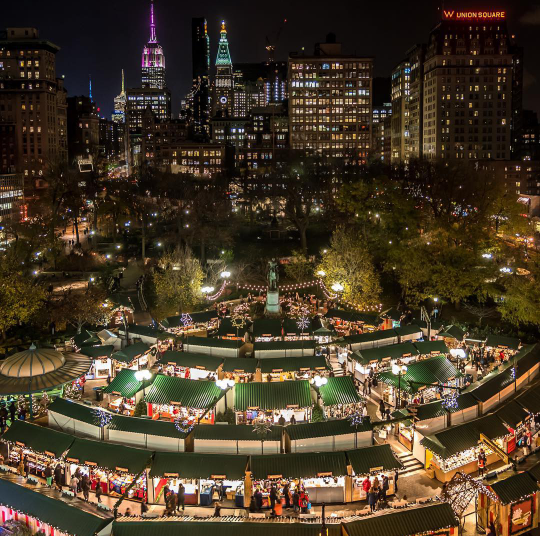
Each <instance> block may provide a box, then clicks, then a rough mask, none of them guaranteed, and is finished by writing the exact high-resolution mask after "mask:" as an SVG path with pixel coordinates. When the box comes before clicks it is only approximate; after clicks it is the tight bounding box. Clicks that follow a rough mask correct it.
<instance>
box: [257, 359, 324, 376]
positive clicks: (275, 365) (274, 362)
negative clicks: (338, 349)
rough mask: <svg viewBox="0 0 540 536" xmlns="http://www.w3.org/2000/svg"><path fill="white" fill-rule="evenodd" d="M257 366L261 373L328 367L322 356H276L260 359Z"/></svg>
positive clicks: (302, 370)
mask: <svg viewBox="0 0 540 536" xmlns="http://www.w3.org/2000/svg"><path fill="white" fill-rule="evenodd" d="M259 368H260V369H261V372H262V373H263V374H268V373H270V372H304V371H311V370H319V371H323V370H327V369H329V368H330V367H329V366H328V363H327V362H326V358H325V357H324V356H313V357H276V358H269V359H261V360H260V362H259Z"/></svg>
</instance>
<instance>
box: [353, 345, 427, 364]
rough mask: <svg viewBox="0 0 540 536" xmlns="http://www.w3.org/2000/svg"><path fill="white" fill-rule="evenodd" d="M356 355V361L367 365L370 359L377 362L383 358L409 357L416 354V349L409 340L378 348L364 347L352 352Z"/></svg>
mask: <svg viewBox="0 0 540 536" xmlns="http://www.w3.org/2000/svg"><path fill="white" fill-rule="evenodd" d="M353 355H355V356H357V361H358V362H359V363H361V364H363V365H369V363H371V362H372V361H378V362H379V363H380V362H381V361H382V360H383V359H402V358H403V357H411V356H416V355H418V350H417V349H416V347H415V346H414V345H413V344H412V343H411V342H404V343H401V344H388V345H387V346H379V347H378V348H366V349H364V350H357V351H356V352H354V354H353Z"/></svg>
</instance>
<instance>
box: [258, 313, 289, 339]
mask: <svg viewBox="0 0 540 536" xmlns="http://www.w3.org/2000/svg"><path fill="white" fill-rule="evenodd" d="M251 336H252V339H253V342H270V341H282V340H283V329H282V327H281V320H280V319H279V318H260V319H258V320H254V321H253V325H252V326H251Z"/></svg>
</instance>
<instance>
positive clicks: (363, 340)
mask: <svg viewBox="0 0 540 536" xmlns="http://www.w3.org/2000/svg"><path fill="white" fill-rule="evenodd" d="M389 339H390V340H395V342H397V333H396V332H395V331H394V330H393V329H383V330H379V331H371V332H369V333H361V334H360V335H348V336H346V337H343V342H344V343H345V344H368V343H373V346H377V344H376V343H379V341H385V340H389Z"/></svg>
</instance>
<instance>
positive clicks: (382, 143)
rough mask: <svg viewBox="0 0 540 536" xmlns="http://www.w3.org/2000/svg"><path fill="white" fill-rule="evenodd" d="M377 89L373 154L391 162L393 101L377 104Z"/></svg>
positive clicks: (374, 109)
mask: <svg viewBox="0 0 540 536" xmlns="http://www.w3.org/2000/svg"><path fill="white" fill-rule="evenodd" d="M374 86H375V84H374ZM375 96H376V93H375V90H374V94H373V101H374V104H373V112H372V118H373V119H372V121H371V122H372V129H373V151H372V156H373V158H376V159H378V160H381V161H382V162H387V163H389V162H390V147H391V137H392V136H391V128H392V126H391V120H392V103H391V102H384V103H382V104H381V105H376V104H375Z"/></svg>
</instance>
